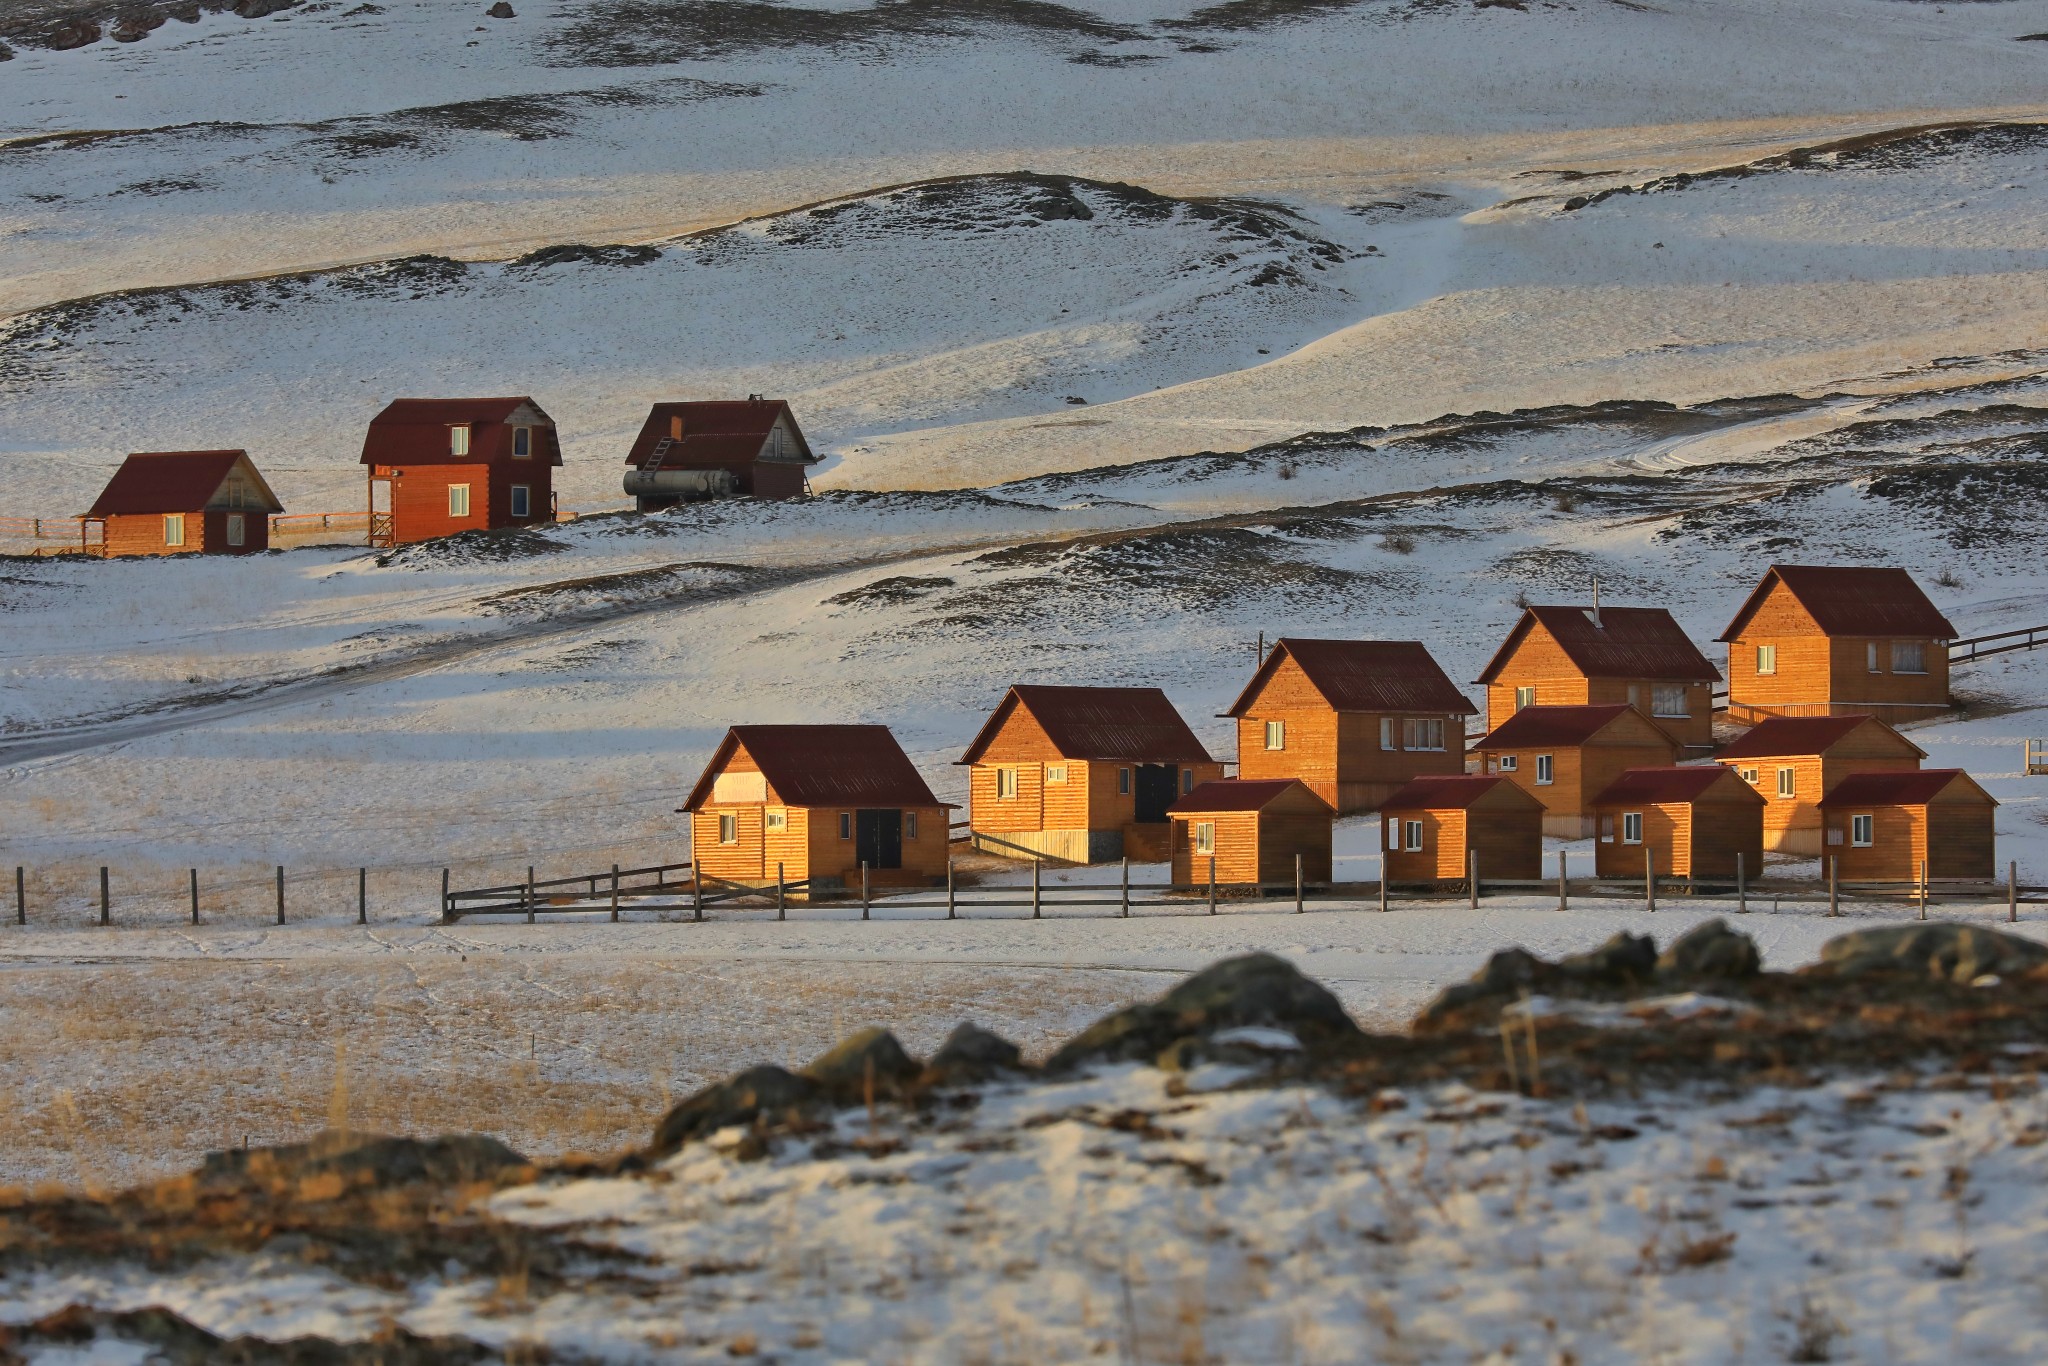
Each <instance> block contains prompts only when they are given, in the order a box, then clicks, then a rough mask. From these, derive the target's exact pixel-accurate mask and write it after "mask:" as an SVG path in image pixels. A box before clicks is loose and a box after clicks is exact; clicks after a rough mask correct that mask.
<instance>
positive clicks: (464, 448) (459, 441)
mask: <svg viewBox="0 0 2048 1366" xmlns="http://www.w3.org/2000/svg"><path fill="white" fill-rule="evenodd" d="M469 438H470V432H469V424H468V423H467V422H458V423H455V424H454V425H453V426H451V427H449V428H448V454H450V455H452V456H456V457H458V458H459V457H461V456H465V455H468V454H469Z"/></svg>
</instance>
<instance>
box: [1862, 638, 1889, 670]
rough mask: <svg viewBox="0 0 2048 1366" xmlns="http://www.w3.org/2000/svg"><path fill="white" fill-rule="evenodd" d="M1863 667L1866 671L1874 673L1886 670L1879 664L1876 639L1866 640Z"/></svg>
mask: <svg viewBox="0 0 2048 1366" xmlns="http://www.w3.org/2000/svg"><path fill="white" fill-rule="evenodd" d="M1863 667H1864V669H1865V670H1866V671H1868V672H1870V673H1874V674H1881V673H1883V672H1884V670H1883V669H1882V668H1880V667H1879V666H1878V662H1877V642H1876V641H1874V640H1871V641H1865V642H1864V645H1863Z"/></svg>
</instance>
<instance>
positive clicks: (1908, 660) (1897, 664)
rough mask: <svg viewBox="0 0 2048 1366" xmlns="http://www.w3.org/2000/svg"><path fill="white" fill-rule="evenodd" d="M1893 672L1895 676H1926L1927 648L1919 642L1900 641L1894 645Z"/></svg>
mask: <svg viewBox="0 0 2048 1366" xmlns="http://www.w3.org/2000/svg"><path fill="white" fill-rule="evenodd" d="M1892 672H1893V673H1895V674H1924V673H1926V672H1927V647H1926V646H1925V645H1923V644H1922V643H1921V642H1919V641H1917V640H1900V641H1894V642H1893V643H1892Z"/></svg>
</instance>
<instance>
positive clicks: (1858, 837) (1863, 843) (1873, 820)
mask: <svg viewBox="0 0 2048 1366" xmlns="http://www.w3.org/2000/svg"><path fill="white" fill-rule="evenodd" d="M1876 832H1877V817H1876V816H1851V817H1849V843H1851V844H1853V845H1855V846H1856V847H1857V848H1859V849H1868V848H1869V847H1870V841H1871V837H1872V836H1873V835H1875V834H1876Z"/></svg>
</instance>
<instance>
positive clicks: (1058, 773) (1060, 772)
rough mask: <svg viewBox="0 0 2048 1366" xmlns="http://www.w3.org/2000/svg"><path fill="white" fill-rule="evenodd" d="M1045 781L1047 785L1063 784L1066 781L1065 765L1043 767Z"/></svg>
mask: <svg viewBox="0 0 2048 1366" xmlns="http://www.w3.org/2000/svg"><path fill="white" fill-rule="evenodd" d="M1045 780H1046V782H1048V783H1063V782H1065V781H1066V780H1067V766H1066V765H1065V764H1047V765H1046V766H1045Z"/></svg>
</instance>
